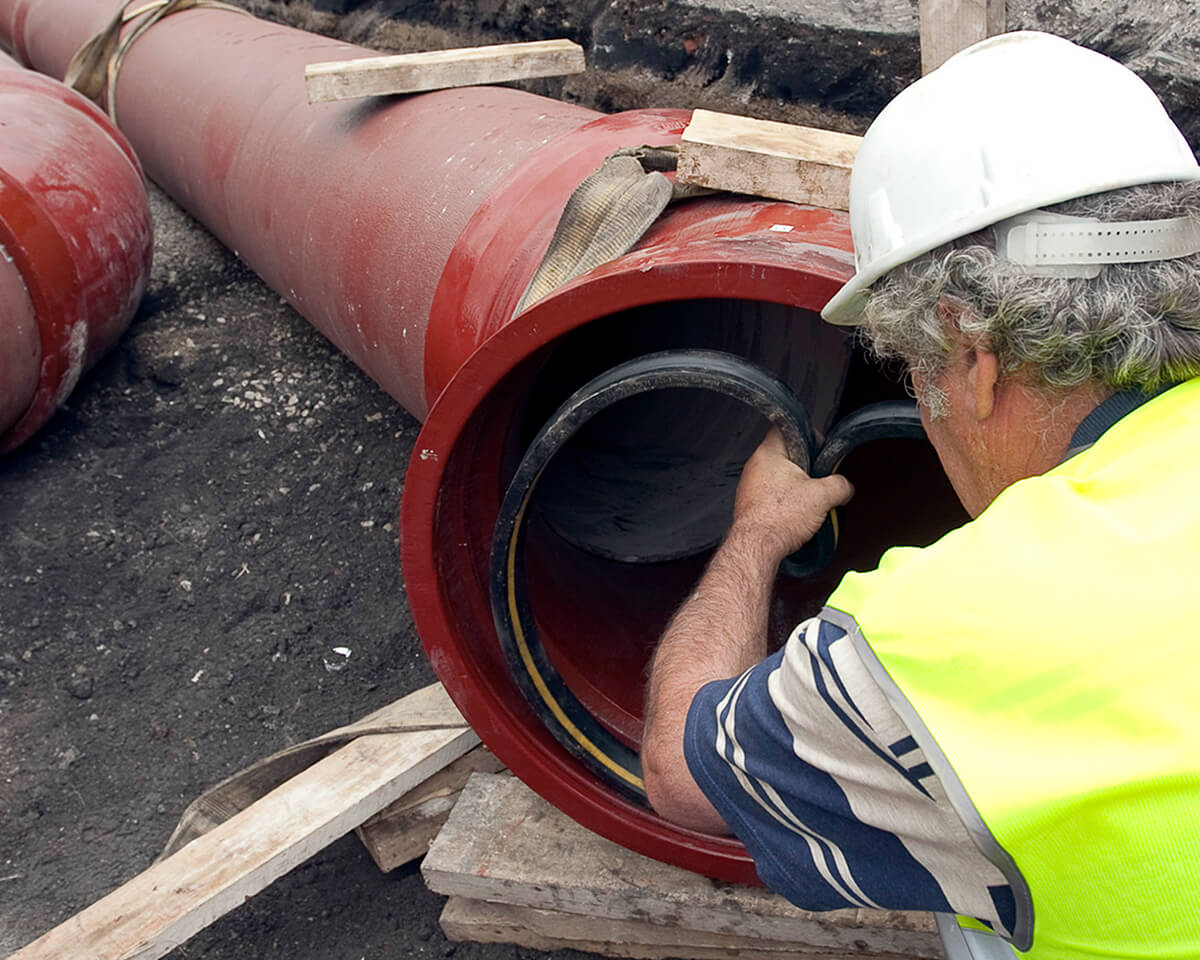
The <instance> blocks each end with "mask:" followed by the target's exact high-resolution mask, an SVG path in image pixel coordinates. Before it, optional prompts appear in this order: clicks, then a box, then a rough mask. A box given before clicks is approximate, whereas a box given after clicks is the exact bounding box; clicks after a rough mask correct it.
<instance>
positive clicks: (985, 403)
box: [967, 347, 1000, 420]
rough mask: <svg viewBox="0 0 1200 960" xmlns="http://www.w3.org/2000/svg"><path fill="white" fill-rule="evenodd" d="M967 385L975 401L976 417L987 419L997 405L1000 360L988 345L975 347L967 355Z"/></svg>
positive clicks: (977, 418)
mask: <svg viewBox="0 0 1200 960" xmlns="http://www.w3.org/2000/svg"><path fill="white" fill-rule="evenodd" d="M967 361H968V364H969V365H968V367H967V387H968V389H969V390H970V396H971V397H973V398H974V401H975V409H974V411H973V412H974V414H975V419H976V420H986V419H987V418H988V417H990V416H991V415H992V411H993V410H994V409H995V407H996V388H997V386H998V385H999V381H1000V362H999V361H998V360H997V359H996V355H995V354H994V353H992V351H991V350H989V349H988V348H987V347H975V348H974V349H972V350H971V351H970V352H969V353H968V355H967Z"/></svg>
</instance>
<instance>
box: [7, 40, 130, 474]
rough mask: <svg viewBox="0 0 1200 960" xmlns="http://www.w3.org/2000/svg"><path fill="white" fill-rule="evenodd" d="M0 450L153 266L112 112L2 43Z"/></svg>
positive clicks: (125, 306) (82, 365) (124, 316)
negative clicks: (18, 58)
mask: <svg viewBox="0 0 1200 960" xmlns="http://www.w3.org/2000/svg"><path fill="white" fill-rule="evenodd" d="M0 129H2V130H3V133H2V134H0V453H5V452H8V451H9V450H12V449H14V448H15V447H17V446H18V445H19V444H21V443H22V442H24V441H25V440H27V439H28V438H29V437H30V436H32V435H33V433H34V432H35V431H36V430H37V429H38V428H39V427H40V426H41V425H42V424H43V423H45V421H46V420H48V419H49V418H50V416H51V414H53V412H54V409H55V407H57V405H58V404H59V403H61V402H62V401H63V400H65V399H66V397H67V396H68V394H70V392H71V390H72V389H73V388H74V386H75V384H76V382H77V381H78V380H79V377H80V376H81V375H82V374H83V372H84V371H85V370H86V369H87V368H88V367H90V366H91V365H92V364H93V363H94V362H95V361H96V360H98V359H99V358H100V356H101V355H102V354H103V353H104V352H105V351H106V350H108V348H109V347H110V346H112V344H113V343H114V342H115V341H116V339H117V338H118V337H119V336H120V335H121V333H122V332H123V331H124V330H125V328H126V327H127V326H128V325H129V321H130V320H131V319H132V318H133V314H134V311H135V310H136V309H137V305H138V302H139V301H140V300H141V296H142V291H143V289H144V288H145V285H146V278H147V277H148V275H149V272H150V255H151V247H152V244H151V224H150V207H149V200H148V198H147V196H146V186H145V181H144V179H143V177H142V169H141V167H140V166H139V164H138V161H137V158H136V157H135V156H134V153H133V150H132V148H131V147H130V146H129V144H128V143H127V142H126V140H125V138H124V137H123V136H121V134H120V132H119V131H118V130H117V128H116V127H115V126H113V124H112V123H111V121H110V120H109V119H108V117H107V116H105V115H104V113H103V111H101V110H99V109H98V108H97V107H96V106H95V105H94V104H92V103H90V102H89V101H88V100H86V99H85V98H83V97H81V96H80V95H79V94H77V93H75V92H74V91H72V90H69V89H68V88H67V87H65V86H63V84H61V83H58V82H57V81H55V80H51V79H50V78H49V77H43V76H39V75H37V74H35V73H32V72H31V71H29V70H25V69H23V68H22V67H21V66H20V65H18V64H17V63H16V62H15V61H13V60H12V59H11V58H10V57H8V56H6V55H5V54H3V53H2V52H0Z"/></svg>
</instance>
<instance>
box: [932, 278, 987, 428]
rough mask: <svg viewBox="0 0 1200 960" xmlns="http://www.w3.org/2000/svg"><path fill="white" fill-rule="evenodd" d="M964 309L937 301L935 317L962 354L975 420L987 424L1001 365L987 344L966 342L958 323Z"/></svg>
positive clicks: (953, 304) (947, 301)
mask: <svg viewBox="0 0 1200 960" xmlns="http://www.w3.org/2000/svg"><path fill="white" fill-rule="evenodd" d="M963 313H964V308H963V307H962V306H960V305H959V304H956V303H953V302H951V301H949V300H939V301H938V317H939V318H940V319H941V321H942V323H943V324H944V325H945V327H946V332H947V333H948V334H949V335H950V338H951V339H952V340H953V341H954V342H955V344H956V349H959V350H962V351H964V352H965V354H966V357H965V362H966V368H967V370H966V385H967V395H968V397H969V399H970V402H971V404H972V410H971V413H972V414H973V415H974V417H975V419H976V420H986V419H987V418H988V417H990V416H991V415H992V412H993V411H994V410H995V408H996V389H997V387H998V386H999V383H1000V362H999V360H998V359H997V357H996V355H995V354H994V353H992V351H991V349H990V348H989V347H988V346H987V345H986V344H980V343H975V344H972V343H970V342H968V340H967V338H966V336H965V335H964V334H963V332H962V326H961V325H960V323H959V319H960V318H961V317H962V315H963Z"/></svg>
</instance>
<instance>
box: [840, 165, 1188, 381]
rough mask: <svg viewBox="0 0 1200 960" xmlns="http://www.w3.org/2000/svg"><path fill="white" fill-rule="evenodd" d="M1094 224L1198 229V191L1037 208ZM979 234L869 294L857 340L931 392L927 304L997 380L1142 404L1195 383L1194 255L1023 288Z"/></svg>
mask: <svg viewBox="0 0 1200 960" xmlns="http://www.w3.org/2000/svg"><path fill="white" fill-rule="evenodd" d="M1045 209H1047V210H1051V211H1053V212H1055V213H1065V214H1070V215H1072V216H1082V217H1096V218H1098V219H1100V220H1106V221H1113V222H1116V221H1122V220H1151V219H1160V218H1167V217H1180V216H1189V217H1192V218H1193V219H1197V220H1200V181H1193V182H1187V183H1152V184H1143V185H1141V186H1135V187H1125V188H1123V189H1120V190H1112V191H1109V192H1107V193H1099V194H1095V195H1093V196H1089V197H1082V198H1080V199H1077V200H1069V201H1067V202H1066V203H1060V204H1056V205H1054V206H1050V207H1046V208H1045ZM995 251H996V241H995V236H994V233H993V230H992V228H991V227H988V228H986V229H984V230H980V231H979V232H977V233H973V234H970V235H969V236H966V237H962V238H960V239H958V240H954V241H952V242H950V243H947V244H944V245H943V246H941V247H938V248H937V249H935V250H933V251H931V252H929V253H927V254H924V255H922V256H920V257H918V258H916V259H915V260H913V261H911V262H909V263H906V264H902V265H901V266H899V267H896V268H895V269H894V270H892V271H890V272H889V273H887V274H886V275H885V276H884V277H883V278H882V279H880V280H879V281H877V282H876V283H875V284H874V286H873V287H872V288H871V293H870V298H869V301H868V303H867V307H866V310H865V313H864V316H863V321H862V327H861V333H862V336H863V337H864V339H865V340H866V342H867V344H868V345H869V346H870V347H871V349H872V350H873V351H874V352H875V353H876V354H877V355H879V356H880V357H882V358H885V359H889V358H898V359H900V360H902V361H903V362H904V363H905V364H906V365H907V366H908V368H909V370H910V371H912V372H915V373H919V374H920V375H921V376H922V378H923V379H924V380H925V381H926V382H929V383H931V384H936V382H937V380H939V379H940V377H941V374H942V373H943V372H944V371H945V368H946V364H947V362H948V360H949V358H950V350H951V340H950V338H949V336H948V334H947V331H946V329H945V327H944V325H943V320H942V318H941V317H940V316H939V311H938V309H937V306H938V302H939V300H946V301H948V302H949V303H951V304H953V305H955V306H958V307H961V308H964V309H963V310H962V312H961V314H960V316H959V327H960V329H961V330H962V332H963V333H964V334H966V335H967V337H968V338H969V339H970V340H971V341H972V342H975V343H981V344H987V346H988V347H989V349H991V350H992V351H993V352H994V353H995V354H996V356H997V358H998V360H999V362H1000V367H1001V371H1002V372H1003V373H1004V374H1005V375H1007V374H1011V373H1013V372H1015V371H1017V370H1022V372H1023V375H1026V376H1028V377H1029V382H1030V384H1031V385H1034V386H1040V387H1046V388H1051V389H1055V388H1070V387H1076V386H1080V385H1082V384H1085V383H1092V384H1097V385H1101V386H1105V387H1110V388H1113V389H1118V390H1128V389H1140V390H1143V391H1146V392H1152V391H1154V390H1157V389H1159V388H1160V387H1162V386H1165V385H1167V384H1170V383H1176V382H1179V381H1181V380H1186V379H1188V378H1189V377H1193V376H1196V375H1198V374H1200V254H1195V255H1192V256H1190V257H1181V258H1179V259H1177V260H1159V261H1154V262H1152V263H1128V264H1125V263H1122V264H1109V265H1108V266H1106V267H1104V268H1103V269H1102V271H1101V274H1100V276H1099V277H1097V278H1095V279H1092V280H1089V279H1074V278H1072V279H1066V278H1062V277H1040V276H1030V275H1029V274H1027V273H1023V272H1022V271H1021V268H1020V267H1019V266H1016V265H1014V264H1012V263H1010V262H1008V261H1006V260H1003V259H1001V258H1000V257H998V256H997V255H996V252H995Z"/></svg>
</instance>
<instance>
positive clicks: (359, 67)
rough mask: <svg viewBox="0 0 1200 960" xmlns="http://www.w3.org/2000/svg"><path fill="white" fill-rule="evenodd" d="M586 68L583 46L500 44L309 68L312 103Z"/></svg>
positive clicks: (557, 42)
mask: <svg viewBox="0 0 1200 960" xmlns="http://www.w3.org/2000/svg"><path fill="white" fill-rule="evenodd" d="M585 69H586V65H585V63H584V58H583V47H581V46H580V45H579V44H577V43H572V42H571V41H570V40H534V41H532V42H530V43H496V44H491V45H489V46H485V47H461V48H459V49H456V50H430V51H427V52H425V53H401V54H395V55H389V56H382V57H362V58H360V59H357V60H329V61H326V62H324V63H310V64H308V66H306V67H305V68H304V85H305V88H306V90H307V91H308V102H309V103H321V102H324V101H327V100H352V99H354V98H355V97H374V96H380V95H383V94H391V93H419V92H420V91H422V90H442V89H445V88H447V87H469V86H474V85H476V84H482V83H505V82H507V81H509V80H532V79H534V78H536V77H561V76H566V75H567V74H572V73H583V71H584V70H585Z"/></svg>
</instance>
